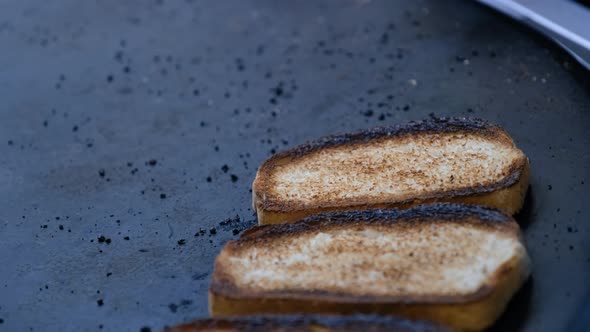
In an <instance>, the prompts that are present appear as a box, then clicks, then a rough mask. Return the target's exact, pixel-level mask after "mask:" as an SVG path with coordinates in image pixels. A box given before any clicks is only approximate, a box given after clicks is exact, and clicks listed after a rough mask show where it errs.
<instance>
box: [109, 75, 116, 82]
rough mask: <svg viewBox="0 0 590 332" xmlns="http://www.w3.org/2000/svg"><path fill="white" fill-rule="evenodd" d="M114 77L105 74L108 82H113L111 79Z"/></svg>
mask: <svg viewBox="0 0 590 332" xmlns="http://www.w3.org/2000/svg"><path fill="white" fill-rule="evenodd" d="M114 79H115V78H114V77H113V75H109V76H107V82H108V83H111V82H113V80H114Z"/></svg>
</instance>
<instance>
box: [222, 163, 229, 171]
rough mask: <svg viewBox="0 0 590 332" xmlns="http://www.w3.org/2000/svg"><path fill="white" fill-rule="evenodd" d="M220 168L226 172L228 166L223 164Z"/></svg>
mask: <svg viewBox="0 0 590 332" xmlns="http://www.w3.org/2000/svg"><path fill="white" fill-rule="evenodd" d="M221 170H222V171H223V173H227V171H229V166H227V165H223V166H221Z"/></svg>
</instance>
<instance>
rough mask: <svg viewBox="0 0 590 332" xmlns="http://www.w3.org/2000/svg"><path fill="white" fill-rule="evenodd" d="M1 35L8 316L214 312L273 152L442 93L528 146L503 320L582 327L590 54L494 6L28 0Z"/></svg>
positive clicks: (86, 323)
mask: <svg viewBox="0 0 590 332" xmlns="http://www.w3.org/2000/svg"><path fill="white" fill-rule="evenodd" d="M0 45H1V46H2V52H1V53H0V77H1V80H0V84H1V89H0V96H1V98H0V100H1V103H0V152H1V153H0V195H1V197H0V207H1V208H0V267H1V268H0V277H1V278H0V279H1V282H0V330H2V331H4V330H6V331H27V330H33V331H81V330H82V331H98V330H101V329H102V330H107V331H139V330H144V331H148V329H151V330H159V329H161V328H162V327H163V326H165V325H172V324H175V323H179V322H182V321H185V320H188V319H191V318H195V317H203V316H206V315H207V287H208V284H209V279H210V276H211V271H212V268H213V261H214V258H215V255H216V254H217V252H218V251H219V250H220V248H221V247H222V246H223V244H224V243H225V242H226V241H227V240H229V239H232V238H235V237H236V236H237V235H238V234H239V233H240V232H241V231H242V230H244V229H245V228H247V227H249V226H252V225H254V224H255V223H256V220H255V218H254V217H253V213H252V210H251V207H250V204H251V201H250V200H251V193H250V185H251V181H252V180H253V178H254V174H255V171H256V167H257V166H258V165H259V164H260V163H261V162H262V161H263V160H264V159H265V158H267V157H268V156H270V155H271V154H272V153H274V152H276V151H278V150H280V149H283V148H286V147H287V146H291V145H294V144H298V143H302V142H304V141H306V140H308V139H312V138H315V137H318V136H322V135H325V134H329V133H334V132H343V131H351V130H356V129H360V128H366V127H371V126H376V125H387V124H393V123H399V122H404V121H406V120H415V119H421V118H425V117H428V116H429V115H430V114H434V115H437V116H457V115H461V116H467V115H469V116H476V117H482V118H485V119H488V120H491V121H494V122H497V123H499V124H501V125H502V126H504V128H505V129H506V130H507V131H508V132H509V133H510V134H511V135H512V136H513V137H514V139H515V141H516V142H517V144H518V146H519V147H520V148H521V149H522V150H524V151H525V152H526V154H527V155H528V156H529V157H530V160H531V169H532V178H531V186H530V188H529V195H528V197H527V201H526V206H525V209H524V211H523V212H522V213H521V214H519V215H518V216H517V219H518V221H519V222H520V223H521V225H522V228H523V231H524V235H525V238H526V241H527V244H528V248H529V251H530V255H531V257H532V260H533V263H534V270H533V276H532V278H531V280H530V281H529V282H528V283H527V284H526V285H525V287H524V288H523V289H522V291H520V292H519V293H518V294H517V296H516V297H515V299H514V301H513V302H512V303H511V304H510V306H509V308H508V310H507V313H506V314H505V315H504V316H503V317H502V319H501V320H500V322H499V323H498V326H497V327H496V330H498V331H512V330H515V331H516V330H518V331H548V332H553V331H560V330H565V329H567V328H568V327H569V329H570V330H571V329H574V330H580V331H581V330H584V329H585V328H587V322H588V318H587V315H588V311H587V310H586V311H585V310H584V306H583V304H584V303H588V302H587V301H588V299H587V296H588V295H587V294H589V292H590V283H589V282H588V281H589V280H590V240H589V238H590V236H589V235H590V234H589V232H590V223H588V222H587V221H588V219H589V214H588V210H587V209H586V206H587V205H588V197H589V196H590V189H589V188H590V185H589V184H588V183H587V181H589V179H588V178H589V166H590V154H589V148H588V147H589V146H590V135H588V133H587V128H589V126H590V112H588V108H589V105H590V96H589V94H588V88H589V85H588V79H587V75H588V73H587V72H585V71H584V70H583V69H582V68H581V67H579V66H578V65H577V64H576V62H575V61H573V60H572V59H571V58H570V57H569V55H567V53H565V52H563V51H561V50H560V49H557V48H555V47H553V46H552V44H551V43H550V42H547V41H546V40H545V39H543V37H540V36H539V35H537V34H536V33H534V32H532V31H530V30H527V29H526V28H524V27H521V26H520V25H518V24H517V23H513V22H512V21H510V20H509V19H506V18H504V17H503V16H501V15H499V14H496V13H494V12H492V11H491V10H489V9H488V8H486V7H484V6H481V5H478V4H476V3H474V2H471V1H444V2H442V1H434V0H432V1H376V0H373V1H368V0H362V1H361V0H354V1H353V0H347V1H305V2H304V1H281V2H279V1H267V0H260V1H254V0H251V1H232V2H230V1H202V2H199V1H190V0H186V1H181V0H158V1H155V0H154V1H117V0H105V1H74V0H64V1H58V2H55V1H54V2H50V1H45V2H39V1H32V0H26V1H25V0H23V1H12V2H4V3H2V4H0ZM585 315H586V316H585ZM584 322H585V323H584Z"/></svg>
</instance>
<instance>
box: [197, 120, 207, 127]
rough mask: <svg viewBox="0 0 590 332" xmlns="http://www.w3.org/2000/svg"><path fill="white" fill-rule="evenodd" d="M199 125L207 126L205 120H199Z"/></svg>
mask: <svg viewBox="0 0 590 332" xmlns="http://www.w3.org/2000/svg"><path fill="white" fill-rule="evenodd" d="M199 125H200V126H201V127H207V122H205V121H201V123H199Z"/></svg>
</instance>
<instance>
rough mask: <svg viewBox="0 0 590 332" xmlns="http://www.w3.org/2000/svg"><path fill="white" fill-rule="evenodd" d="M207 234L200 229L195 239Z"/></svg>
mask: <svg viewBox="0 0 590 332" xmlns="http://www.w3.org/2000/svg"><path fill="white" fill-rule="evenodd" d="M205 233H207V231H206V230H204V229H202V228H200V229H199V231H198V232H196V233H195V237H198V236H203V235H205Z"/></svg>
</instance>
